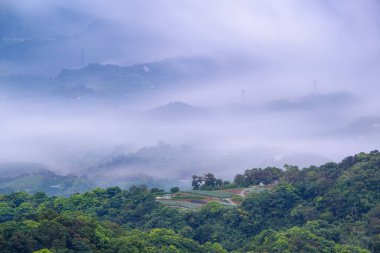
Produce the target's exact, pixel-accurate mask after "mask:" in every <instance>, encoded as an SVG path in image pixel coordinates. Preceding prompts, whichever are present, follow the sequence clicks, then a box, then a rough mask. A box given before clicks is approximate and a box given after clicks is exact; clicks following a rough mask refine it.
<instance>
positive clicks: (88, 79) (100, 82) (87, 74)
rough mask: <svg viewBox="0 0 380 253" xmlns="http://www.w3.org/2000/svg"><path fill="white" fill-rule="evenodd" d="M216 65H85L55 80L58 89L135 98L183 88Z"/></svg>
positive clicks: (198, 61) (196, 61) (182, 61)
mask: <svg viewBox="0 0 380 253" xmlns="http://www.w3.org/2000/svg"><path fill="white" fill-rule="evenodd" d="M216 71H217V65H216V63H214V62H213V61H212V60H210V59H206V58H185V57H184V58H172V59H166V60H162V61H157V62H151V63H144V64H137V65H132V66H117V65H109V64H108V65H103V64H97V63H93V64H89V65H88V66H86V67H84V68H81V69H64V70H62V71H61V73H60V74H58V76H57V77H56V78H55V81H56V82H57V83H58V84H60V85H68V86H73V85H79V84H81V85H84V86H86V87H88V88H91V89H94V90H97V91H100V92H106V93H112V92H115V93H116V92H122V93H124V94H132V95H133V94H136V93H137V92H153V91H155V90H156V89H160V88H164V87H168V86H169V87H170V86H171V85H175V86H176V87H179V86H181V85H186V84H187V83H188V82H189V81H194V80H200V79H203V78H207V77H210V76H212V75H214V74H215V73H216Z"/></svg>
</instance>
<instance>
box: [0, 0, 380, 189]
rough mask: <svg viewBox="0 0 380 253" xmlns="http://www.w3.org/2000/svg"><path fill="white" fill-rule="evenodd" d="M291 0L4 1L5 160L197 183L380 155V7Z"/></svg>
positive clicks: (1, 145)
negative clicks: (276, 0) (202, 0)
mask: <svg viewBox="0 0 380 253" xmlns="http://www.w3.org/2000/svg"><path fill="white" fill-rule="evenodd" d="M269 2H271V1H269ZM291 2H292V3H291V4H289V5H286V4H277V5H276V6H272V5H271V4H270V3H268V4H264V3H258V2H255V1H254V2H252V3H249V2H246V1H242V2H241V4H240V5H238V6H239V7H236V6H232V5H231V4H230V3H228V2H223V4H221V6H220V11H219V13H218V14H210V15H206V14H205V13H203V12H199V9H198V8H197V5H198V4H197V3H190V2H188V3H186V4H185V3H183V4H180V3H176V4H172V5H171V4H165V5H163V6H164V7H163V10H162V11H163V13H162V15H163V16H159V14H157V13H153V12H152V11H151V9H154V8H150V9H149V10H147V9H144V8H143V4H140V3H136V2H133V3H132V2H130V3H129V4H130V9H134V10H135V12H136V13H133V12H131V11H127V13H119V12H118V11H116V10H115V8H116V9H117V7H118V6H121V5H122V2H121V1H113V3H112V4H109V5H107V6H104V4H103V3H99V2H98V3H96V4H94V6H93V7H92V8H88V9H87V8H84V7H88V6H89V5H90V4H91V2H90V1H80V3H78V4H73V1H67V2H66V1H52V2H51V3H49V4H46V5H44V6H43V7H42V6H41V5H40V3H39V1H27V3H26V4H25V5H21V4H18V3H14V2H12V1H5V2H4V3H1V4H0V6H1V8H2V9H1V11H2V12H0V21H1V23H0V27H1V32H0V122H1V126H0V130H1V131H0V150H1V152H0V160H1V161H2V162H3V163H4V164H18V165H17V166H19V164H24V165H23V166H21V167H26V168H28V167H29V165H28V164H29V163H34V164H35V163H37V164H41V166H42V167H43V168H46V169H48V170H51V171H53V172H54V173H56V174H57V175H63V176H65V175H68V174H75V175H76V176H78V178H86V180H89V181H91V183H93V182H95V184H97V185H101V186H108V185H112V184H119V185H121V186H125V185H128V184H131V183H135V182H137V183H138V182H142V183H148V184H153V185H154V184H155V183H154V181H158V182H161V183H159V184H161V185H165V186H167V185H171V184H173V185H174V184H178V183H179V182H181V184H182V185H183V186H184V187H186V186H190V185H189V184H190V183H189V181H188V180H189V179H190V178H191V175H193V174H197V173H198V174H200V173H205V172H212V173H214V174H216V175H218V176H221V177H223V178H227V179H228V178H229V179H231V178H232V177H233V175H235V174H236V173H238V172H242V171H244V170H245V169H249V168H253V167H266V166H277V167H280V168H281V167H282V166H283V165H284V164H293V165H298V166H300V167H307V166H310V165H320V164H323V163H325V162H328V161H339V160H340V159H342V158H343V157H346V156H347V155H349V154H354V153H358V152H360V151H366V152H367V151H370V150H373V149H378V148H379V145H378V143H379V140H380V114H379V109H380V108H379V103H378V92H379V88H378V71H377V68H378V67H379V61H378V54H379V43H378V41H379V34H378V32H374V31H376V30H377V29H378V26H379V23H378V18H377V16H376V12H375V10H376V8H378V5H377V4H376V3H375V1H365V4H362V5H360V6H357V5H356V4H355V3H350V4H343V2H342V1H338V2H336V3H335V4H334V8H332V7H331V6H329V8H330V7H331V8H330V9H329V10H332V9H333V10H335V12H328V11H327V10H326V5H328V4H327V3H322V2H319V1H314V2H313V4H310V5H307V4H304V3H303V2H301V1H291ZM150 4H153V5H155V4H154V3H150ZM214 4H216V3H215V2H214V1H210V3H209V4H206V5H210V7H212V6H214ZM331 5H333V4H331ZM161 7H162V6H161ZM110 8H112V10H111V9H110ZM284 8H285V9H286V10H287V12H282V10H284ZM185 9H186V10H187V12H188V13H191V15H193V17H196V20H191V21H190V20H189V19H188V17H186V15H182V14H183V13H184V10H185ZM128 10H129V9H128ZM52 13H54V15H52ZM110 13H112V18H110ZM287 13H292V14H295V13H301V14H299V16H298V18H296V17H297V15H296V16H293V15H290V16H289V15H288V14H287ZM164 14H167V15H164ZM189 15H190V14H189ZM191 15H190V16H191ZM363 15H366V17H365V18H364V17H363ZM226 16H233V17H236V19H229V20H230V21H228V22H227V21H226V19H225V17H226ZM301 18H302V19H303V20H304V21H303V22H302V23H301V22H299V20H298V19H301ZM47 20H50V21H51V22H46V21H47ZM206 21H207V22H206ZM194 22H195V25H194ZM347 22H351V24H352V27H351V29H352V31H354V32H348V31H347V30H345V29H343V28H344V27H345V26H346V24H347ZM169 24H170V29H167V26H168V25H169ZM201 24H205V26H206V27H202V25H201ZM263 24H266V25H267V26H266V27H263ZM211 27H215V29H211ZM260 27H261V28H260ZM282 30H284V31H287V33H282V32H281V31H282ZM208 31H212V32H210V33H207V32H208ZM295 31H297V34H295ZM321 34H323V36H322V38H323V39H321V36H320V35H321ZM197 35H198V36H197ZM232 38H235V39H232ZM343 41H344V43H343ZM317 44H318V45H319V46H318V47H316V46H315V45H317ZM5 167H7V166H5ZM31 167H33V166H31ZM2 173H3V172H2ZM4 173H5V172H4ZM25 173H26V172H25ZM25 173H24V174H25ZM33 173H34V172H33ZM26 174H27V173H26ZM5 176H6V175H5ZM144 180H145V181H144Z"/></svg>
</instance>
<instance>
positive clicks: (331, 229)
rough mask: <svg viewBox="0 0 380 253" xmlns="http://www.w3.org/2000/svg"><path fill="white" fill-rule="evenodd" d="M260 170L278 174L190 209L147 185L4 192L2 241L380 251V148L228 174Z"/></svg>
mask: <svg viewBox="0 0 380 253" xmlns="http://www.w3.org/2000/svg"><path fill="white" fill-rule="evenodd" d="M263 171H266V173H262V172H263ZM268 171H272V172H273V173H275V174H276V177H273V175H272V174H271V173H270V172H268ZM253 172H254V173H253ZM261 177H264V178H267V179H268V178H269V179H268V180H269V181H268V182H265V183H270V182H271V181H272V180H276V182H278V183H277V184H276V185H275V186H274V187H273V188H270V189H268V190H264V191H261V192H253V193H250V194H249V195H248V196H247V197H245V198H244V200H243V202H242V203H241V205H240V206H236V207H232V208H231V207H229V208H226V207H225V206H223V205H221V204H218V203H215V202H211V203H208V204H206V205H204V206H202V208H201V209H199V210H196V211H192V210H184V209H180V208H172V207H166V206H164V205H162V204H160V203H159V202H157V201H156V196H157V194H160V192H159V191H156V190H152V189H151V190H148V189H147V188H146V187H144V186H133V187H131V188H130V189H129V190H122V189H120V188H118V187H112V188H108V189H100V188H97V189H95V190H93V191H90V192H87V193H84V194H74V195H71V196H70V197H49V196H47V195H46V194H45V193H35V194H33V195H30V194H27V193H22V192H17V193H12V194H8V195H0V249H1V252H4V253H6V252H35V251H38V250H42V249H46V250H45V251H40V252H50V251H51V252H214V253H216V252H289V253H290V252H335V253H338V252H339V253H346V252H356V253H365V252H380V152H378V151H372V152H371V153H369V154H367V153H360V154H357V155H355V156H350V157H347V158H345V159H344V160H343V161H342V162H340V163H327V164H325V165H322V166H320V167H315V166H312V167H309V168H305V169H299V168H298V167H295V166H285V170H284V171H281V170H277V169H273V168H269V169H254V170H247V171H246V172H245V173H244V174H241V175H237V177H235V182H234V183H235V184H239V183H241V184H246V185H251V184H255V183H259V182H262V181H263V178H261ZM270 178H272V179H271V180H270ZM237 179H238V180H237ZM49 250H50V251H49Z"/></svg>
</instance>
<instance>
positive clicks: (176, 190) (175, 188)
mask: <svg viewBox="0 0 380 253" xmlns="http://www.w3.org/2000/svg"><path fill="white" fill-rule="evenodd" d="M170 192H171V193H173V194H174V193H177V192H179V188H178V187H173V188H170Z"/></svg>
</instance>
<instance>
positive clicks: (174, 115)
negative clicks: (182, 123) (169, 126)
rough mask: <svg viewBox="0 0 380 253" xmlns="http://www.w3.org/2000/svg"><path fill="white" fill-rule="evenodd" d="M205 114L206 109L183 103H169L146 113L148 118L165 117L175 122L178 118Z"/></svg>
mask: <svg viewBox="0 0 380 253" xmlns="http://www.w3.org/2000/svg"><path fill="white" fill-rule="evenodd" d="M207 112H208V109H207V108H203V107H198V106H193V105H189V104H186V103H183V102H171V103H169V104H166V105H162V106H159V107H156V108H153V109H151V110H148V111H146V113H147V114H148V115H150V116H153V117H160V118H162V117H164V118H166V117H167V118H169V119H173V120H177V119H178V118H186V117H197V116H204V115H205V114H206V113H207Z"/></svg>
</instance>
